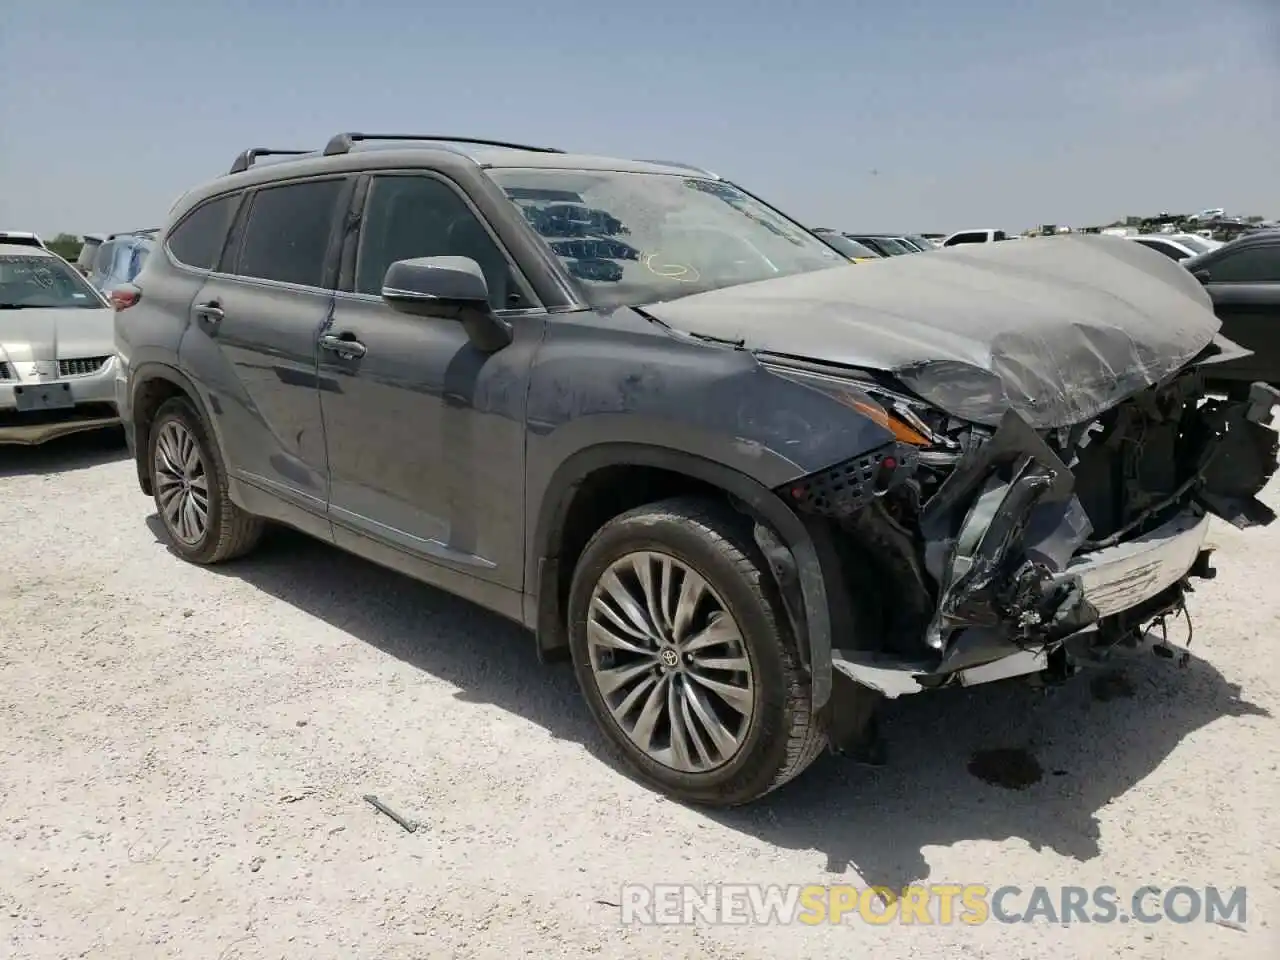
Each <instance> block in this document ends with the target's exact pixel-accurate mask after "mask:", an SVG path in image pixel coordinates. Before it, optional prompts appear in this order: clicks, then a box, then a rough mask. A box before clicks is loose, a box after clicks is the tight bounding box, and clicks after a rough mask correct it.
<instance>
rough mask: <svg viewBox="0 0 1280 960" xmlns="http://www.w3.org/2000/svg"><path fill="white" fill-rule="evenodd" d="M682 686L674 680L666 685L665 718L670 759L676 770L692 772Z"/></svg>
mask: <svg viewBox="0 0 1280 960" xmlns="http://www.w3.org/2000/svg"><path fill="white" fill-rule="evenodd" d="M682 686H683V684H682V683H679V682H677V681H675V680H672V681H671V682H669V683H668V684H667V717H668V718H669V721H670V724H671V759H672V761H673V762H672V766H674V767H675V768H676V769H677V770H692V769H694V766H693V757H692V755H691V754H690V752H689V735H688V731H687V729H686V728H685V725H684V711H683V710H682V709H681V708H682V707H683V706H684V694H683V692H682V690H681V687H682Z"/></svg>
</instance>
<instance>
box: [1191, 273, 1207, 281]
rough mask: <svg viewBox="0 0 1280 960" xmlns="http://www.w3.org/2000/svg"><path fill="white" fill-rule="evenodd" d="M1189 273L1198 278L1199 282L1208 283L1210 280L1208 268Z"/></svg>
mask: <svg viewBox="0 0 1280 960" xmlns="http://www.w3.org/2000/svg"><path fill="white" fill-rule="evenodd" d="M1191 275H1192V276H1193V277H1195V278H1196V279H1197V280H1199V281H1200V282H1201V283H1208V282H1209V280H1210V277H1209V271H1208V270H1194V271H1192V273H1191Z"/></svg>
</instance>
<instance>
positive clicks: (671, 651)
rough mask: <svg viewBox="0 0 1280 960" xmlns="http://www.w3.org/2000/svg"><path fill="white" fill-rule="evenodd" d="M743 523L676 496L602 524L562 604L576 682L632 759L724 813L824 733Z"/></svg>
mask: <svg viewBox="0 0 1280 960" xmlns="http://www.w3.org/2000/svg"><path fill="white" fill-rule="evenodd" d="M749 529H750V527H749V523H748V522H744V520H743V518H742V517H740V516H738V515H737V514H735V513H733V512H732V511H730V510H728V509H727V508H722V507H721V506H720V505H718V504H715V503H713V502H708V501H700V500H693V499H683V498H681V499H674V500H667V501H663V502H660V503H655V504H649V505H646V506H643V507H639V508H636V509H634V510H631V511H629V512H627V513H624V514H622V515H621V516H619V517H616V518H615V519H613V520H611V521H610V522H609V523H607V524H606V525H605V526H604V527H602V528H601V529H600V530H599V531H598V532H597V533H596V535H595V536H594V537H593V538H592V540H591V542H590V543H588V545H587V547H586V549H585V550H584V551H583V554H582V557H581V559H580V560H579V562H578V565H577V568H576V570H575V572H574V580H573V586H572V589H571V591H570V598H569V638H570V647H571V650H572V653H573V660H574V667H575V670H576V673H577V676H578V682H579V684H580V685H581V687H582V690H583V694H584V696H585V698H586V700H587V703H588V704H589V706H590V708H591V711H592V713H593V715H594V716H595V718H596V720H597V722H598V723H599V724H600V726H601V727H602V728H603V730H604V732H605V734H606V735H607V736H608V738H609V740H610V741H611V742H612V744H613V745H614V746H615V747H616V748H617V749H618V750H619V751H620V752H621V753H622V755H623V756H624V758H625V759H626V760H627V762H628V764H629V765H630V766H631V767H632V768H633V769H634V770H635V771H636V772H638V773H639V775H640V776H641V777H642V778H643V779H644V780H645V781H646V782H647V783H649V784H651V785H652V786H654V787H656V788H658V789H660V790H662V791H663V792H664V793H667V794H670V795H671V796H673V797H675V798H677V799H680V800H684V801H688V802H692V803H700V804H707V805H713V806H732V805H736V804H741V803H746V802H749V801H751V800H755V799H756V798H758V797H761V796H763V795H764V794H766V793H768V792H769V791H771V790H773V789H775V788H776V787H779V786H781V785H782V784H784V783H786V782H787V781H788V780H790V779H792V778H793V777H795V776H796V775H798V774H799V773H801V772H802V771H803V770H804V769H805V768H806V767H808V766H809V764H810V763H811V762H812V761H813V760H814V758H815V757H816V756H817V755H818V753H819V752H820V751H821V749H822V747H823V746H824V744H825V742H826V738H825V733H824V731H823V730H822V729H821V727H820V725H819V724H818V723H817V722H816V720H815V719H814V717H813V716H812V713H811V707H810V696H809V692H810V688H809V679H808V676H807V674H806V673H805V672H804V671H803V669H802V668H801V666H800V663H799V659H798V657H797V655H796V650H795V641H794V638H793V637H792V635H791V630H790V627H789V625H788V621H787V619H786V616H785V614H784V613H783V612H782V604H781V601H780V600H779V598H778V597H777V596H776V591H775V589H774V587H773V582H772V579H771V578H770V575H769V573H768V572H767V570H766V567H765V564H764V560H763V558H761V557H760V556H759V551H758V550H757V549H756V547H755V544H754V543H753V542H752V540H751V538H750V534H749Z"/></svg>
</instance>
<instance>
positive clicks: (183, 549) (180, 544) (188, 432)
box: [148, 397, 264, 564]
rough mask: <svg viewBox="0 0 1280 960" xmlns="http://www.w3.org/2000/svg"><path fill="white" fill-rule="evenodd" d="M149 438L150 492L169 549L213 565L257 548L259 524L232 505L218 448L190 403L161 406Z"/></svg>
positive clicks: (176, 401) (177, 400)
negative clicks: (171, 548)
mask: <svg viewBox="0 0 1280 960" xmlns="http://www.w3.org/2000/svg"><path fill="white" fill-rule="evenodd" d="M149 436H150V445H149V450H148V463H149V469H150V471H151V489H152V491H153V495H154V497H155V502H156V510H157V512H158V513H159V514H160V520H161V522H162V523H163V524H164V528H165V532H166V533H167V534H168V535H169V543H170V545H171V546H172V547H173V549H174V550H175V551H177V553H178V554H179V555H181V556H182V558H183V559H185V560H190V561H191V562H192V563H203V564H211V563H221V562H222V561H224V560H231V559H233V558H235V557H238V556H242V555H243V554H245V553H248V552H249V551H250V550H252V549H253V548H254V547H255V546H257V544H258V541H259V540H260V539H261V537H262V530H263V526H264V524H263V521H262V520H261V519H260V518H258V517H255V516H253V515H251V514H248V513H245V511H243V510H241V509H240V508H239V507H238V506H236V505H235V504H234V503H233V502H232V501H231V497H230V496H229V495H228V494H227V473H226V468H225V466H224V465H223V463H222V458H221V456H220V455H219V452H218V448H217V446H216V444H215V443H214V442H213V441H212V439H211V438H210V436H209V432H208V430H207V429H206V428H205V425H204V421H203V420H202V419H201V418H200V415H199V414H198V413H197V412H196V410H195V408H194V407H193V406H192V405H191V403H190V401H188V400H187V399H186V398H184V397H174V398H173V399H171V400H167V401H165V402H164V404H162V405H161V407H160V409H159V410H158V411H156V416H155V419H154V420H153V421H152V423H151V430H150V435H149Z"/></svg>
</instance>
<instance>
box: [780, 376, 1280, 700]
mask: <svg viewBox="0 0 1280 960" xmlns="http://www.w3.org/2000/svg"><path fill="white" fill-rule="evenodd" d="M1252 393H1253V395H1252V396H1251V397H1250V399H1249V401H1248V402H1241V401H1226V402H1223V401H1218V400H1212V401H1211V400H1208V399H1206V398H1205V397H1204V394H1203V391H1202V390H1201V389H1200V387H1199V385H1198V381H1197V380H1196V379H1194V377H1193V376H1192V375H1189V376H1188V379H1186V380H1183V381H1177V382H1175V383H1173V384H1171V385H1170V386H1168V387H1166V388H1161V391H1152V392H1151V393H1150V394H1148V395H1143V396H1139V397H1136V398H1135V399H1134V400H1133V401H1131V402H1132V403H1133V404H1134V405H1135V407H1134V409H1133V410H1132V411H1129V412H1130V413H1134V414H1136V415H1140V417H1141V418H1142V419H1140V423H1139V425H1140V426H1142V427H1143V428H1144V429H1145V428H1148V427H1149V428H1150V429H1149V431H1148V432H1147V433H1146V434H1145V438H1146V439H1147V440H1148V441H1149V442H1150V443H1151V445H1152V446H1151V449H1152V450H1154V453H1153V454H1152V455H1151V459H1142V457H1141V453H1142V451H1143V450H1144V449H1145V448H1144V447H1143V446H1142V444H1141V443H1138V444H1137V448H1138V450H1139V459H1138V461H1137V467H1138V468H1139V470H1138V472H1137V473H1133V474H1130V473H1125V474H1124V476H1125V478H1126V480H1124V481H1118V480H1112V479H1111V478H1112V477H1114V476H1116V475H1117V471H1116V470H1115V469H1114V468H1115V466H1116V463H1117V462H1116V461H1112V460H1105V461H1102V462H1103V463H1104V464H1105V465H1106V467H1107V469H1106V471H1104V472H1103V480H1102V482H1104V483H1106V484H1108V486H1107V487H1106V489H1105V490H1104V491H1103V492H1104V493H1108V494H1111V493H1112V491H1114V494H1112V496H1113V498H1114V499H1117V500H1119V501H1120V503H1121V505H1122V507H1123V509H1122V510H1120V511H1119V513H1118V519H1117V518H1108V519H1106V520H1104V526H1103V528H1102V530H1100V531H1099V533H1100V534H1101V535H1100V536H1099V537H1097V538H1095V539H1091V536H1092V535H1093V534H1094V532H1095V531H1094V525H1093V522H1092V520H1091V511H1090V510H1086V508H1085V506H1084V503H1083V501H1082V496H1087V497H1088V498H1090V501H1091V503H1093V504H1094V507H1095V508H1096V506H1097V501H1098V492H1099V491H1098V482H1099V481H1098V474H1099V471H1098V470H1097V469H1096V467H1097V463H1096V462H1093V463H1091V464H1087V465H1086V469H1085V470H1084V473H1083V474H1082V476H1084V477H1085V481H1086V482H1084V483H1081V481H1080V478H1078V477H1077V476H1076V473H1075V470H1074V469H1073V468H1074V467H1077V466H1080V464H1081V463H1082V462H1083V461H1082V460H1081V457H1080V451H1082V450H1084V449H1085V447H1086V446H1088V445H1089V440H1088V438H1087V436H1082V437H1077V438H1076V439H1075V440H1072V439H1071V438H1070V437H1067V438H1065V439H1061V438H1055V439H1056V440H1057V442H1058V445H1059V449H1062V450H1063V451H1064V452H1063V453H1062V454H1061V455H1060V454H1059V452H1057V450H1055V449H1054V448H1051V447H1050V446H1049V445H1048V443H1047V439H1046V436H1044V435H1042V434H1040V433H1039V432H1037V431H1035V430H1033V429H1031V427H1030V426H1029V425H1028V424H1027V423H1026V421H1025V420H1023V419H1022V418H1021V417H1019V416H1018V415H1017V414H1016V413H1014V412H1012V411H1010V412H1009V413H1008V414H1007V415H1006V417H1005V418H1004V420H1003V422H1002V423H1001V425H1000V427H999V428H998V429H997V430H996V431H995V433H994V434H992V435H991V436H989V437H987V438H986V439H985V440H983V441H981V442H980V443H979V444H978V445H977V446H974V447H972V448H971V449H970V450H969V451H968V452H967V453H965V454H964V455H963V456H961V457H959V458H958V459H957V458H955V457H954V456H953V458H952V459H951V461H950V462H951V463H952V464H953V466H951V467H949V468H947V472H946V473H945V474H943V476H942V479H941V480H940V482H937V481H934V485H932V486H931V487H930V488H929V490H930V492H928V493H927V494H924V495H922V489H923V488H922V486H921V485H920V484H919V483H918V482H917V480H916V479H914V478H915V477H916V476H917V467H916V460H915V457H914V453H913V451H911V450H908V449H906V448H905V447H904V445H903V444H901V443H899V444H895V445H893V446H892V447H891V448H890V447H886V448H884V449H882V450H877V451H872V452H871V453H870V454H868V455H865V456H863V457H862V458H859V460H857V461H851V462H850V463H845V464H840V465H838V466H837V467H835V468H832V469H831V470H827V471H823V472H822V473H819V474H814V475H812V476H810V477H806V478H804V479H803V480H801V481H797V482H795V483H793V484H791V485H789V487H788V488H787V493H788V495H789V496H790V497H791V499H792V502H793V503H795V505H796V508H797V509H798V510H799V511H801V512H802V513H808V514H810V515H811V516H814V517H815V520H816V521H817V523H818V525H819V526H821V525H822V524H823V523H825V524H826V525H827V527H826V528H824V529H828V530H829V531H831V532H833V533H834V536H835V537H837V538H838V537H840V536H841V535H843V536H844V537H846V538H849V539H850V540H851V541H855V542H856V543H857V544H858V546H859V548H860V549H861V548H865V549H861V552H860V553H857V554H855V555H854V556H853V559H852V560H851V561H850V560H849V559H833V561H832V562H833V563H835V566H836V571H837V572H836V573H835V574H834V575H833V576H832V578H830V579H832V580H833V581H834V582H835V584H836V590H837V594H833V595H838V590H839V588H840V587H841V586H844V587H845V588H846V593H845V595H844V597H843V598H842V599H844V600H845V605H846V606H849V607H851V608H852V609H851V616H850V617H846V622H845V623H844V624H840V625H839V627H838V628H837V629H835V630H834V631H833V638H834V640H835V642H834V643H833V644H832V647H833V648H834V649H833V650H832V663H831V666H832V669H833V671H835V672H836V673H838V674H841V675H843V676H845V677H848V678H851V679H853V680H854V681H856V682H857V683H859V684H862V685H864V686H866V687H870V688H872V689H874V690H876V691H879V692H880V693H883V694H885V695H887V696H899V695H901V694H903V693H914V692H918V691H920V690H923V689H929V688H936V687H940V686H943V685H946V684H951V683H960V684H971V683H980V682H985V681H988V680H996V679H1000V678H1002V677H1009V676H1017V675H1019V674H1026V673H1034V672H1036V671H1038V670H1041V669H1043V668H1044V667H1045V665H1046V663H1052V664H1053V665H1054V666H1060V665H1061V664H1062V663H1063V662H1064V661H1067V662H1069V657H1068V656H1067V651H1066V650H1064V647H1067V646H1068V641H1070V644H1069V645H1070V646H1074V645H1075V644H1076V643H1077V642H1079V641H1081V640H1083V639H1085V638H1088V637H1090V636H1091V635H1092V634H1094V633H1095V629H1096V631H1099V632H1101V633H1102V634H1103V635H1104V636H1105V637H1106V638H1108V639H1109V638H1111V637H1112V636H1114V635H1117V634H1125V635H1128V634H1131V633H1133V632H1134V631H1136V630H1137V629H1138V628H1139V627H1140V625H1141V624H1142V623H1143V622H1149V621H1152V620H1154V619H1156V618H1158V617H1161V616H1163V615H1166V614H1168V613H1169V612H1171V611H1173V610H1175V609H1178V608H1179V605H1180V604H1181V601H1182V596H1183V593H1184V588H1185V586H1186V583H1187V580H1188V578H1189V577H1194V576H1209V575H1210V574H1209V573H1207V569H1208V566H1207V564H1208V556H1207V553H1204V552H1203V544H1204V539H1205V535H1206V532H1207V529H1208V524H1209V522H1210V521H1209V517H1210V515H1216V516H1218V517H1220V518H1222V519H1224V520H1226V521H1227V522H1229V523H1232V524H1234V525H1236V526H1238V527H1247V526H1252V525H1258V524H1266V523H1270V522H1271V521H1272V520H1273V519H1274V517H1275V515H1274V513H1272V511H1271V510H1270V509H1269V508H1268V507H1267V506H1266V505H1265V504H1263V503H1262V502H1261V501H1259V500H1258V499H1257V496H1256V495H1257V494H1258V492H1259V491H1260V490H1261V489H1262V487H1263V486H1264V485H1265V484H1266V482H1267V481H1268V480H1269V479H1270V477H1271V476H1272V474H1273V473H1274V472H1275V469H1276V456H1277V436H1276V432H1275V430H1274V429H1273V428H1271V427H1270V426H1268V425H1266V423H1265V421H1267V420H1269V419H1270V416H1271V411H1272V409H1273V407H1274V406H1275V405H1276V404H1277V403H1280V394H1278V393H1277V392H1276V391H1274V390H1272V389H1271V388H1269V387H1266V386H1265V385H1262V384H1258V385H1255V387H1254V390H1253V391H1252ZM1130 419H1131V420H1132V419H1133V417H1131V418H1130ZM1127 423H1128V421H1125V420H1123V419H1121V415H1120V412H1117V414H1116V417H1115V418H1113V420H1112V421H1111V423H1110V426H1106V425H1102V426H1101V429H1102V430H1103V433H1102V434H1101V436H1102V438H1103V439H1102V440H1101V441H1098V449H1101V450H1102V451H1103V452H1104V453H1106V454H1107V455H1108V456H1111V454H1110V453H1109V451H1111V450H1114V449H1116V446H1117V445H1119V444H1121V443H1122V442H1123V443H1128V442H1130V440H1129V438H1127V436H1126V434H1124V433H1123V432H1121V429H1120V428H1121V427H1124V426H1126V424H1127ZM1093 426H1095V425H1093V424H1088V425H1082V429H1083V430H1084V432H1085V433H1086V434H1087V430H1088V429H1091V428H1092V427H1093ZM1162 430H1163V431H1164V438H1165V440H1166V441H1167V442H1166V444H1165V445H1164V446H1161V445H1160V440H1161V431H1162ZM1111 431H1114V433H1112V432H1111ZM1113 439H1114V440H1115V443H1113V442H1112V441H1113ZM1142 439H1143V436H1142V435H1140V436H1139V437H1138V440H1139V441H1141V440H1142ZM1104 444H1105V446H1104ZM1086 455H1087V454H1086ZM1063 456H1065V457H1067V458H1069V459H1070V460H1071V463H1072V467H1069V466H1068V465H1067V464H1066V463H1064V462H1063V459H1062V457H1063ZM932 462H934V463H937V462H939V460H938V458H937V457H934V458H933V461H932ZM1153 462H1154V464H1155V466H1156V467H1160V466H1165V467H1167V468H1168V469H1166V470H1165V471H1164V472H1163V473H1161V472H1159V471H1158V470H1156V471H1151V466H1152V463H1153ZM890 463H892V464H893V468H892V469H891V470H886V467H887V466H888V465H889V464H890ZM1118 463H1119V465H1120V466H1124V467H1125V468H1126V469H1128V468H1130V467H1132V466H1133V465H1132V464H1129V463H1128V462H1127V461H1119V462H1118ZM1175 468H1176V472H1175ZM1143 471H1151V472H1153V473H1154V476H1155V479H1154V480H1153V481H1152V485H1151V487H1150V488H1149V489H1143V490H1140V491H1139V493H1140V494H1141V495H1142V498H1143V499H1141V500H1138V501H1137V505H1136V506H1129V505H1128V504H1129V503H1130V501H1129V499H1128V498H1129V497H1130V496H1131V490H1132V486H1133V484H1134V483H1136V482H1137V479H1136V478H1141V477H1143V476H1145V475H1146V474H1145V473H1143ZM934 476H935V477H936V476H937V473H936V472H935V474H934ZM904 477H905V478H907V479H904ZM1078 483H1079V484H1080V485H1079V486H1078ZM1126 483H1127V484H1128V485H1127V486H1126V485H1123V484H1126ZM1111 484H1115V486H1111ZM913 485H914V486H913ZM1120 495H1123V496H1120ZM817 518H821V519H817ZM1202 553H1203V556H1204V562H1203V563H1201V562H1200V558H1201V556H1202ZM886 574H887V575H888V577H887V579H886ZM873 584H874V585H875V586H871V585H873ZM869 588H870V589H871V590H872V591H873V593H874V592H876V591H878V592H879V594H880V596H882V597H883V596H885V595H886V592H887V593H888V594H889V595H891V596H892V598H893V599H892V600H891V601H889V602H883V601H876V600H871V601H869V602H868V601H865V600H863V601H861V602H862V603H863V605H864V607H865V606H870V607H872V610H871V613H870V615H869V616H866V615H865V610H859V609H858V604H859V602H860V601H859V600H858V598H857V596H856V595H857V594H858V592H859V591H862V595H863V596H864V597H865V596H866V591H867V590H868V589H869ZM831 589H832V588H831V587H830V586H828V591H829V592H830V591H831ZM832 609H833V610H838V609H840V603H838V602H837V603H833V606H832ZM833 619H834V617H833ZM842 639H844V641H845V642H844V643H843V644H842V643H841V640H842ZM1055 654H1058V656H1054V655H1055ZM1051 657H1053V659H1052V661H1051V660H1050V658H1051Z"/></svg>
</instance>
